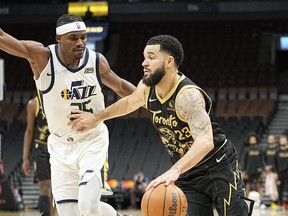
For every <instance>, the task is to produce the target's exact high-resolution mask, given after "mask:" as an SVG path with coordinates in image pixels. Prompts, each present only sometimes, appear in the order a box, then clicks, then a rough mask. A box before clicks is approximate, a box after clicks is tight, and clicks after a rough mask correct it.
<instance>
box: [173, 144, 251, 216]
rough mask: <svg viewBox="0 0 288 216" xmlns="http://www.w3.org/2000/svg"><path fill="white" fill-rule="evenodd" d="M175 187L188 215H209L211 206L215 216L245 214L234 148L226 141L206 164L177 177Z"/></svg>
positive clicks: (211, 212)
mask: <svg viewBox="0 0 288 216" xmlns="http://www.w3.org/2000/svg"><path fill="white" fill-rule="evenodd" d="M223 155H224V156H223ZM176 184H177V185H178V186H179V187H180V188H181V189H182V190H183V192H184V193H185V195H186V197H187V201H188V215H189V216H213V207H215V208H216V210H217V212H218V214H219V216H228V215H229V216H247V215H248V205H247V203H246V202H245V201H244V199H243V198H244V187H245V185H244V181H243V179H242V177H241V173H240V171H239V164H238V160H237V153H236V149H235V148H234V146H233V145H232V144H231V143H230V142H229V141H228V142H227V143H226V145H225V146H224V147H223V148H222V149H220V150H219V151H218V152H217V153H216V154H215V155H214V156H213V157H212V158H210V159H209V160H208V161H207V162H205V163H203V164H201V165H200V166H199V167H196V168H193V169H191V170H189V171H187V172H186V173H184V175H182V176H180V178H179V179H178V180H177V182H176Z"/></svg>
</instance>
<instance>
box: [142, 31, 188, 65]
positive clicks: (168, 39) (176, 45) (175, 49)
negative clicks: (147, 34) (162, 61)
mask: <svg viewBox="0 0 288 216" xmlns="http://www.w3.org/2000/svg"><path fill="white" fill-rule="evenodd" d="M158 44H159V45H160V51H163V52H166V53H168V54H170V55H171V56H173V57H174V59H175V64H176V66H177V68H178V67H179V66H180V65H181V63H182V61H183V59H184V50H183V47H182V44H181V43H180V42H179V40H178V39H177V38H175V37H173V36H171V35H157V36H154V37H152V38H150V39H149V40H148V41H147V43H146V45H158Z"/></svg>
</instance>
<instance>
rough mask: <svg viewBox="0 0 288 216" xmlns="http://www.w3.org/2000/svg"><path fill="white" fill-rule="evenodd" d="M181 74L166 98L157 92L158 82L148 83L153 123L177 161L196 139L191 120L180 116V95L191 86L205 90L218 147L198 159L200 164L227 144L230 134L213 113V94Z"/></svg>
mask: <svg viewBox="0 0 288 216" xmlns="http://www.w3.org/2000/svg"><path fill="white" fill-rule="evenodd" d="M179 74H180V75H181V77H180V79H179V80H178V83H177V85H176V86H175V87H174V88H173V89H172V90H171V91H170V92H169V93H168V95H167V96H166V97H165V98H163V99H161V98H160V97H159V96H158V95H157V93H156V88H155V86H153V87H148V88H147V92H146V106H147V110H148V111H149V112H150V114H151V120H152V123H153V125H154V127H155V129H156V130H157V132H158V133H159V135H160V138H161V141H162V143H163V144H164V145H165V147H166V149H167V150H168V153H169V155H170V159H171V162H172V163H173V164H174V163H176V162H177V161H178V160H179V159H180V158H181V157H182V156H183V155H184V154H186V152H187V151H188V150H189V149H190V147H191V146H192V145H193V142H194V139H193V136H192V134H191V131H190V128H189V125H188V123H187V122H186V121H185V119H183V118H181V117H180V116H178V115H177V112H176V110H175V99H176V96H177V95H178V94H179V92H181V91H183V90H184V89H187V88H196V89H198V90H200V91H201V92H202V93H203V96H204V98H205V103H206V107H205V109H206V111H207V113H208V114H209V116H210V119H211V124H212V129H213V139H214V149H213V150H211V152H209V153H208V154H207V155H206V156H205V157H204V158H203V159H202V161H200V162H199V163H198V165H199V164H202V163H203V162H205V161H206V160H208V159H209V158H210V157H211V156H212V155H213V154H214V153H216V152H217V151H218V150H219V149H220V148H221V147H222V146H223V144H224V143H225V142H226V136H225V134H224V132H223V131H222V129H221V128H220V127H219V125H218V124H216V123H215V122H214V120H213V118H212V116H211V109H212V101H211V99H210V97H209V96H208V95H207V94H206V93H205V91H203V90H202V89H201V88H199V87H198V86H197V85H196V84H194V83H193V82H192V81H191V80H190V79H188V78H187V77H185V75H183V74H181V73H179Z"/></svg>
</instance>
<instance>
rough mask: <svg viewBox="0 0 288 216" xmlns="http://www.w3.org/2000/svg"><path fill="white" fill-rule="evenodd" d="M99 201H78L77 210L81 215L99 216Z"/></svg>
mask: <svg viewBox="0 0 288 216" xmlns="http://www.w3.org/2000/svg"><path fill="white" fill-rule="evenodd" d="M97 203H99V202H84V203H83V202H81V203H79V210H80V213H81V215H83V216H101V215H102V212H101V208H100V205H99V204H97Z"/></svg>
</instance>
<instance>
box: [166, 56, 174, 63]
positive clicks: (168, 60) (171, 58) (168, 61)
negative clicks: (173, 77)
mask: <svg viewBox="0 0 288 216" xmlns="http://www.w3.org/2000/svg"><path fill="white" fill-rule="evenodd" d="M167 64H168V65H173V64H174V57H173V56H167Z"/></svg>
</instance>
